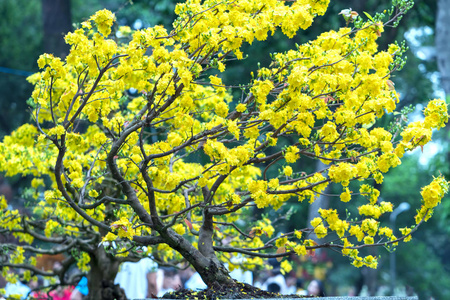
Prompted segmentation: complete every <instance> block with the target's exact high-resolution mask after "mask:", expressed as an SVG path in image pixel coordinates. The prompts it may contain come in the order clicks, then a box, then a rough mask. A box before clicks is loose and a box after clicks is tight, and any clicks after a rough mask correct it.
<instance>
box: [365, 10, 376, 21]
mask: <svg viewBox="0 0 450 300" xmlns="http://www.w3.org/2000/svg"><path fill="white" fill-rule="evenodd" d="M363 13H364V14H365V15H366V16H367V17H368V18H369V20H370V21H372V22H374V23H375V21H374V20H373V18H372V16H371V15H369V14H368V13H366V12H365V11H364V12H363Z"/></svg>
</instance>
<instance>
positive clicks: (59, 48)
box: [42, 0, 72, 58]
mask: <svg viewBox="0 0 450 300" xmlns="http://www.w3.org/2000/svg"><path fill="white" fill-rule="evenodd" d="M42 19H43V21H44V22H43V23H44V38H43V41H44V51H45V52H46V53H53V55H54V56H56V57H61V58H64V57H66V56H67V54H69V50H70V47H69V45H68V44H66V42H65V41H64V35H65V34H66V33H68V32H69V31H70V30H71V29H72V18H71V14H70V0H42Z"/></svg>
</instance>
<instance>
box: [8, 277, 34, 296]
mask: <svg viewBox="0 0 450 300" xmlns="http://www.w3.org/2000/svg"><path fill="white" fill-rule="evenodd" d="M27 284H28V282H27V281H26V280H25V279H24V278H23V271H21V273H20V274H19V280H17V282H16V283H11V282H8V283H7V284H6V286H5V294H4V296H5V297H6V299H9V296H12V295H17V296H19V297H20V299H27V297H28V294H30V292H31V288H30V287H29V286H28V285H27Z"/></svg>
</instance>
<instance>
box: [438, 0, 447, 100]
mask: <svg viewBox="0 0 450 300" xmlns="http://www.w3.org/2000/svg"><path fill="white" fill-rule="evenodd" d="M449 25H450V0H439V1H438V9H437V17H436V55H437V65H438V69H439V72H440V74H441V84H442V88H443V89H444V91H445V95H446V97H448V96H449V95H450V47H449V45H450V27H449Z"/></svg>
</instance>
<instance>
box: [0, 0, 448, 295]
mask: <svg viewBox="0 0 450 300" xmlns="http://www.w3.org/2000/svg"><path fill="white" fill-rule="evenodd" d="M328 3H329V1H328V0H314V1H313V0H297V1H278V0H267V1H255V0H235V1H217V0H205V1H198V0H187V1H186V2H185V3H180V4H178V5H177V6H176V14H177V15H178V18H177V19H176V20H175V21H174V23H173V28H174V29H173V30H172V31H170V32H168V31H167V30H166V29H164V28H163V27H161V26H155V27H152V28H146V29H142V30H137V31H132V30H131V29H130V28H128V27H114V21H115V20H114V14H112V13H111V12H109V11H107V10H102V11H99V12H97V13H96V14H95V15H94V16H92V17H91V18H90V19H89V20H87V21H85V22H83V23H82V24H81V25H80V28H78V29H76V30H75V31H74V32H72V33H69V34H67V36H66V37H65V39H66V42H67V43H68V44H69V45H70V46H71V51H70V54H69V55H68V56H67V57H66V58H65V60H61V59H60V58H58V57H54V56H53V55H51V54H43V55H41V56H40V58H39V60H38V64H39V67H40V68H41V72H39V73H36V74H34V75H32V76H31V77H30V78H29V81H30V82H32V83H33V84H34V86H35V89H34V92H33V93H32V98H31V100H32V101H31V102H32V103H31V105H32V108H33V118H34V120H35V122H34V124H25V125H23V126H21V127H19V128H18V129H17V130H16V131H15V132H13V133H12V134H11V135H10V136H7V137H5V138H4V140H3V142H2V143H1V144H0V153H1V156H0V170H1V171H3V172H5V174H6V176H15V175H17V174H21V175H23V176H26V175H31V176H32V177H33V180H32V183H31V187H30V191H29V192H30V194H32V196H33V197H32V198H33V199H30V200H29V202H30V207H33V211H32V212H31V214H30V216H26V215H21V214H19V213H18V212H17V211H14V210H8V208H7V203H6V202H5V200H2V202H1V205H0V209H1V219H0V228H1V229H0V230H2V232H5V233H6V232H12V233H13V234H14V235H15V236H16V237H17V238H18V239H19V240H21V241H24V242H27V243H29V244H30V245H29V246H17V245H12V244H11V245H10V244H8V245H3V250H2V251H3V252H4V253H3V254H4V255H5V256H3V257H6V260H2V261H1V264H2V266H3V274H4V275H5V276H6V277H7V278H8V279H11V280H13V277H14V276H13V275H12V273H9V272H10V271H11V270H13V269H17V268H23V269H25V270H27V271H26V275H27V276H28V277H30V276H33V275H37V274H41V275H45V276H54V275H59V276H60V278H61V280H62V283H67V282H64V278H63V277H64V276H63V275H64V272H65V271H66V270H67V269H68V268H69V267H70V266H71V264H75V263H77V264H78V266H79V268H80V269H81V270H83V271H86V272H88V274H89V275H88V278H89V279H93V278H96V280H89V289H90V291H91V292H90V297H92V299H94V297H96V296H95V293H97V292H98V291H99V290H100V289H101V287H100V286H99V284H100V283H99V282H101V281H102V280H109V281H111V280H114V276H115V274H116V272H117V266H118V264H119V263H120V262H121V261H125V260H133V259H134V260H136V259H139V257H142V256H145V255H151V253H153V256H154V257H155V259H160V260H162V261H165V262H166V263H170V262H177V261H182V260H184V261H186V262H188V263H189V264H191V265H192V266H193V267H194V268H195V269H196V270H197V271H198V272H199V274H200V275H201V277H202V279H203V280H204V282H205V283H206V284H207V285H208V286H211V285H212V284H213V283H215V282H218V283H220V284H222V285H233V284H234V282H233V280H232V279H231V278H230V276H229V274H228V273H229V272H228V270H227V269H226V268H225V267H224V263H225V262H227V263H228V266H229V267H230V268H234V267H238V266H236V265H234V264H233V262H234V261H233V260H232V259H231V258H232V257H233V256H234V255H237V254H239V255H242V256H244V257H245V258H246V259H245V260H244V261H243V262H241V263H242V264H243V266H244V267H247V268H251V267H252V266H255V265H261V264H262V263H263V259H265V258H269V257H277V258H280V259H281V258H283V257H287V256H289V255H292V254H296V255H300V256H303V255H307V253H310V252H311V251H315V250H316V249H319V248H331V249H333V250H336V251H339V252H341V253H342V255H344V256H346V257H348V258H349V259H350V262H351V263H352V264H353V265H354V266H356V267H360V266H368V267H372V268H375V267H376V266H377V258H376V257H374V256H371V255H364V250H363V248H366V247H374V246H383V247H388V248H389V247H392V246H393V245H396V244H397V243H398V242H400V241H408V240H409V239H411V234H412V233H413V232H414V231H415V230H417V228H418V227H419V225H421V224H422V223H423V222H424V221H427V220H428V218H429V217H430V216H431V215H432V212H433V209H434V208H435V207H436V206H437V205H438V203H439V202H440V201H441V199H442V197H443V196H444V193H446V192H447V190H448V184H447V182H446V180H445V179H444V178H443V177H438V178H435V179H434V180H433V181H432V182H431V183H430V184H429V185H427V186H425V187H424V188H423V189H422V191H421V196H422V198H423V205H422V207H419V208H418V209H417V215H416V217H415V220H413V221H412V222H411V223H412V225H411V226H410V227H405V228H402V229H400V232H396V230H397V229H395V228H389V227H387V226H383V225H382V223H381V222H380V221H379V218H380V216H382V215H383V214H385V213H388V212H391V211H392V210H393V204H392V203H389V202H382V201H379V194H380V193H379V191H378V190H377V189H376V188H374V187H373V182H377V183H380V182H382V181H383V174H384V173H386V172H388V170H389V169H390V168H394V167H397V166H398V165H400V163H401V158H402V157H403V155H404V153H405V152H406V151H411V150H413V149H415V148H417V147H423V146H424V145H425V144H426V143H428V142H429V141H430V140H431V135H432V131H433V129H439V128H442V127H444V126H445V123H446V122H447V120H448V114H447V105H446V103H445V102H444V101H443V100H440V99H435V100H432V101H430V102H429V104H428V106H426V108H425V110H424V114H425V118H424V120H422V121H417V122H413V123H409V124H408V123H406V122H405V120H404V118H403V117H402V116H401V115H400V114H399V117H398V118H397V119H396V122H395V124H393V126H391V127H390V128H388V129H386V128H382V127H378V126H376V121H377V120H378V119H380V118H382V117H383V116H384V115H386V114H394V113H395V109H396V104H397V103H398V101H399V95H398V94H397V92H396V91H395V88H394V85H393V83H392V81H391V80H390V78H391V76H392V73H393V72H394V71H396V70H398V69H401V67H402V65H403V64H404V60H403V59H402V54H403V52H404V50H405V47H404V46H399V45H398V44H392V45H390V46H389V48H388V49H386V50H383V51H381V50H379V49H378V47H377V39H378V38H379V37H380V36H381V35H382V33H383V31H384V29H385V28H386V27H389V26H392V25H395V23H396V22H398V19H399V17H401V15H403V14H404V13H405V12H406V11H407V10H408V9H409V8H410V7H411V5H412V3H411V1H408V0H400V1H394V3H393V5H394V6H393V8H392V9H391V10H390V11H389V12H387V13H386V14H377V15H376V16H375V17H371V16H370V15H367V18H366V17H364V18H363V17H361V16H358V13H357V12H353V11H351V10H349V11H345V12H343V14H344V17H345V19H346V23H347V24H346V27H343V28H340V29H338V30H337V31H329V32H325V33H323V34H321V35H320V36H319V37H317V39H316V40H313V41H310V42H308V43H305V44H303V45H299V46H297V47H296V48H295V49H292V50H289V51H288V52H286V53H273V54H270V55H271V58H272V63H271V64H270V66H267V67H260V68H259V69H258V71H257V72H255V74H253V79H252V80H251V82H248V83H242V84H241V85H239V86H231V85H227V84H225V83H223V82H222V80H221V75H220V74H221V73H223V72H226V70H227V64H229V62H230V61H231V60H235V62H233V63H241V62H242V60H243V59H244V58H245V55H251V53H248V54H244V53H242V52H241V46H242V45H243V44H244V43H250V44H251V43H253V42H260V41H264V40H266V38H267V37H268V35H269V34H273V33H274V32H275V31H276V30H279V29H281V31H282V32H283V33H284V34H285V35H286V36H287V37H288V38H292V37H293V36H294V35H296V34H297V32H298V31H299V30H300V29H307V28H308V27H309V26H311V24H312V23H313V19H314V18H315V17H316V16H320V15H323V14H324V13H325V11H326V8H327V6H328ZM384 19H388V20H387V21H384V23H383V20H384ZM350 25H351V26H353V27H350ZM112 28H115V29H114V30H115V34H111V32H112V31H111V30H112ZM268 55H269V54H268ZM130 90H134V91H136V92H135V93H130ZM233 90H234V92H233V93H232V91H233ZM238 93H239V94H240V96H239V97H236V95H237V94H238ZM286 137H289V140H290V141H294V142H293V143H291V144H289V145H288V146H286V147H283V148H282V147H279V140H280V139H283V138H286ZM308 159H312V160H321V161H322V162H323V163H324V164H325V168H324V169H323V170H317V171H314V172H310V173H308V172H306V171H305V170H304V169H303V161H304V160H308ZM277 169H278V170H280V171H279V172H278V173H277V172H276V170H277ZM274 170H275V171H274ZM271 174H275V175H271ZM350 183H351V185H350ZM332 184H333V185H335V186H340V190H341V194H340V197H338V198H337V199H339V200H340V201H341V202H344V203H345V205H348V206H354V207H358V212H359V213H358V215H357V216H354V215H352V216H349V215H348V214H347V213H344V212H341V211H338V210H337V209H335V208H333V204H332V205H331V207H330V208H322V209H320V210H319V213H320V217H318V218H315V219H314V220H312V222H311V224H310V226H308V227H307V228H298V229H297V230H295V231H293V232H284V233H281V232H279V231H278V230H277V229H275V228H274V226H273V225H272V223H271V220H269V219H268V218H261V219H260V220H257V221H252V222H250V221H248V220H247V219H248V218H246V216H248V215H249V214H251V212H252V210H253V209H254V207H255V206H256V207H258V208H266V209H272V210H274V211H277V210H279V209H280V208H281V207H283V206H286V205H289V204H288V200H289V199H291V200H290V201H292V198H294V199H296V201H297V200H298V201H299V202H302V204H304V205H309V203H312V202H314V200H315V199H316V198H317V196H318V195H320V194H321V193H322V192H323V191H324V189H325V188H326V187H327V186H329V185H332ZM355 187H357V188H355ZM350 188H351V189H353V190H354V191H352V190H350ZM238 220H240V223H239V222H237V221H238ZM242 224H244V225H242ZM311 234H315V235H316V236H317V237H318V238H319V240H318V241H314V240H313V239H311ZM34 241H40V243H39V244H38V243H34ZM42 244H49V245H51V246H46V247H44V246H41V245H42ZM112 245H114V247H112ZM143 246H146V247H144V248H142V247H143ZM143 249H144V250H143ZM6 250H8V253H6V252H5V251H6ZM40 253H50V254H55V253H65V254H66V255H67V257H68V259H67V261H65V262H64V263H63V268H62V269H61V270H57V271H55V272H50V271H48V272H47V271H42V270H39V269H38V268H36V267H35V266H34V265H35V262H36V258H35V255H38V254H40ZM282 267H283V268H284V269H285V270H286V271H289V268H290V263H289V260H284V261H283V262H282ZM97 296H98V294H97ZM97 298H98V297H97Z"/></svg>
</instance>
